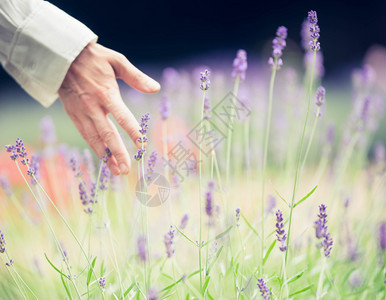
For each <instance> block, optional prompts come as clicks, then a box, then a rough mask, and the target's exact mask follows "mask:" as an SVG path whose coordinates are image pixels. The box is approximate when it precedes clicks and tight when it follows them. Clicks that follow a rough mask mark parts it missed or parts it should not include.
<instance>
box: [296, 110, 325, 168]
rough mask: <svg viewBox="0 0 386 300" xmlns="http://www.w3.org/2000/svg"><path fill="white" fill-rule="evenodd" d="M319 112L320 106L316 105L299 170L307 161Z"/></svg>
mask: <svg viewBox="0 0 386 300" xmlns="http://www.w3.org/2000/svg"><path fill="white" fill-rule="evenodd" d="M319 114H320V106H318V109H317V111H316V117H315V120H314V124H312V129H311V135H310V138H309V140H308V145H307V148H306V153H305V154H304V158H303V162H302V166H301V168H300V172H301V171H302V170H303V168H304V165H305V163H306V161H307V157H308V153H309V152H310V148H311V144H312V140H313V138H314V134H315V129H316V124H317V123H318V119H319Z"/></svg>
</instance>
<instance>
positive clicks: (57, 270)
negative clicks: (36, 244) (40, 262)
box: [44, 253, 69, 279]
mask: <svg viewBox="0 0 386 300" xmlns="http://www.w3.org/2000/svg"><path fill="white" fill-rule="evenodd" d="M44 256H45V257H46V259H47V261H48V263H49V264H50V265H51V267H53V268H54V270H55V271H56V272H58V273H59V274H60V275H62V276H64V277H66V278H67V279H69V278H68V276H67V275H66V274H64V273H63V272H62V271H60V270H59V269H58V268H57V267H55V266H54V264H53V263H52V262H51V261H50V260H49V259H48V257H47V254H45V253H44Z"/></svg>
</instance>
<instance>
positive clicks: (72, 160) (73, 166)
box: [70, 155, 82, 177]
mask: <svg viewBox="0 0 386 300" xmlns="http://www.w3.org/2000/svg"><path fill="white" fill-rule="evenodd" d="M70 167H71V169H72V171H73V172H74V173H75V177H81V176H82V172H81V171H80V166H79V164H78V160H77V159H76V157H75V155H72V156H71V158H70Z"/></svg>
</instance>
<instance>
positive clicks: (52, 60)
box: [4, 2, 98, 107]
mask: <svg viewBox="0 0 386 300" xmlns="http://www.w3.org/2000/svg"><path fill="white" fill-rule="evenodd" d="M97 39H98V37H97V36H96V35H95V34H94V33H93V32H92V31H91V30H90V29H88V28H87V27H86V26H85V25H83V24H82V23H81V22H79V21H77V20H76V19H74V18H73V17H71V16H69V15H68V14H66V13H65V12H64V11H62V10H60V9H59V8H57V7H56V6H54V5H52V4H50V3H48V2H42V3H41V4H40V5H39V6H38V7H36V9H35V10H34V11H33V12H32V13H31V14H30V16H29V17H28V18H27V19H26V20H25V21H24V22H23V23H22V24H21V25H20V27H19V28H18V29H17V31H16V33H15V35H14V38H13V41H12V45H11V51H10V55H9V58H8V60H7V61H6V62H5V64H4V68H5V69H6V71H7V72H8V73H10V75H11V76H12V77H14V78H15V79H16V81H17V82H18V83H19V84H20V85H21V86H22V87H23V88H24V89H25V90H26V91H27V92H28V93H29V94H30V95H31V96H32V97H33V98H35V99H36V100H37V101H39V102H40V103H41V104H42V105H43V106H45V107H48V106H50V105H51V104H52V103H54V102H55V100H56V99H57V98H58V90H59V88H60V86H61V84H62V82H63V79H64V77H65V76H66V73H67V71H68V69H69V68H70V65H71V63H72V62H73V61H74V60H75V58H76V57H77V56H78V55H79V53H80V52H81V51H82V50H83V49H84V47H86V46H87V45H88V44H89V43H91V42H96V41H97Z"/></svg>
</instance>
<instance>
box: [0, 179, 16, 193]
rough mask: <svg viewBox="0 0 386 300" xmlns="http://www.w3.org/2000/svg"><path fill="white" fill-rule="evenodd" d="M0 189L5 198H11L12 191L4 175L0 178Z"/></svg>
mask: <svg viewBox="0 0 386 300" xmlns="http://www.w3.org/2000/svg"><path fill="white" fill-rule="evenodd" d="M0 187H1V188H2V189H3V190H4V193H5V194H6V195H7V197H11V196H12V195H13V191H12V188H11V185H10V184H9V181H8V178H7V177H5V176H4V175H2V176H0Z"/></svg>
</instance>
